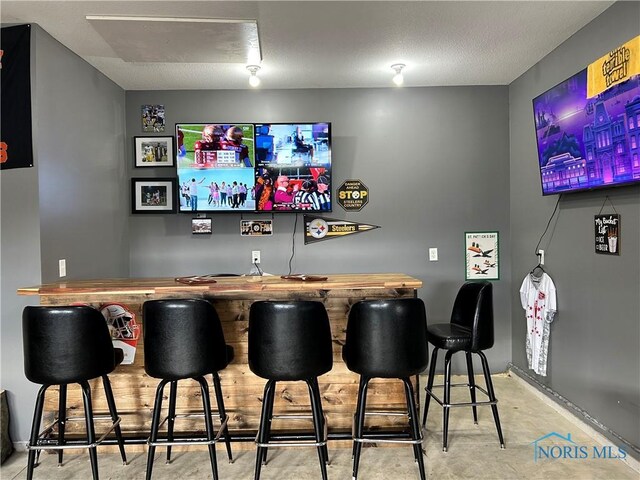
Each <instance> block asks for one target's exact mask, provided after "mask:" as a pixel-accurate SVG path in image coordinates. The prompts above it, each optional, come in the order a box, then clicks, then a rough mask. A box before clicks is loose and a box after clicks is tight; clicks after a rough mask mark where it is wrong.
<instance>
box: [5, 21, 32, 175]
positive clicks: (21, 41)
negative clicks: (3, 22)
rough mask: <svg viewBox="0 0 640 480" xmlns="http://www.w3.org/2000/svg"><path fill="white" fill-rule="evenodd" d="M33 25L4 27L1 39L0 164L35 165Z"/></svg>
mask: <svg viewBox="0 0 640 480" xmlns="http://www.w3.org/2000/svg"><path fill="white" fill-rule="evenodd" d="M30 38H31V25H17V26H14V27H4V28H2V38H1V39H0V48H2V50H0V68H1V69H2V70H1V71H2V74H1V75H0V78H1V85H0V103H1V104H2V107H1V112H0V116H1V117H2V122H1V123H0V137H1V138H0V168H2V169H3V170H4V169H8V168H24V167H33V145H32V142H31V73H30V72H31V70H30V64H31V60H30V50H31V47H30Z"/></svg>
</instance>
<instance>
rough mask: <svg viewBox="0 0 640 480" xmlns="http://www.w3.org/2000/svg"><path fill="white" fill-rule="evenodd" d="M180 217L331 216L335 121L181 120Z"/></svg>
mask: <svg viewBox="0 0 640 480" xmlns="http://www.w3.org/2000/svg"><path fill="white" fill-rule="evenodd" d="M176 146H177V148H176V167H177V177H178V190H179V205H180V206H179V210H180V211H181V212H190V213H193V212H243V211H244V212H247V211H251V212H279V211H281V212H295V211H331V124H330V123H327V122H325V123H321V122H315V123H258V124H253V123H235V124H234V123H206V122H205V123H178V124H176Z"/></svg>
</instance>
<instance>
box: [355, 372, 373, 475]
mask: <svg viewBox="0 0 640 480" xmlns="http://www.w3.org/2000/svg"><path fill="white" fill-rule="evenodd" d="M368 387H369V378H363V377H360V387H359V388H358V407H357V409H358V416H357V417H356V425H355V436H356V438H363V436H364V418H365V409H366V407H367V388H368ZM361 452H362V442H356V441H355V440H354V454H353V480H355V479H356V478H358V466H359V465H360V453H361Z"/></svg>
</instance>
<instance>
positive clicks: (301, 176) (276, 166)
mask: <svg viewBox="0 0 640 480" xmlns="http://www.w3.org/2000/svg"><path fill="white" fill-rule="evenodd" d="M255 132H256V183H255V198H256V210H257V211H281V212H282V211H284V212H286V211H289V212H292V211H301V210H304V211H310V210H311V211H331V125H330V124H329V123H259V124H256V125H255Z"/></svg>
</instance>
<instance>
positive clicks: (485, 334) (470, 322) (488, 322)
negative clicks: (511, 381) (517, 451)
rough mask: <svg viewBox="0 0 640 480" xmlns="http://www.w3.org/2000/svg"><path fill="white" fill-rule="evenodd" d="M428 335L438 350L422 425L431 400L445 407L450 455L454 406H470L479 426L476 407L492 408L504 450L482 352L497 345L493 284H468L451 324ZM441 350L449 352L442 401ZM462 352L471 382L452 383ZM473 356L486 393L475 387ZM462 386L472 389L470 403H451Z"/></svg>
mask: <svg viewBox="0 0 640 480" xmlns="http://www.w3.org/2000/svg"><path fill="white" fill-rule="evenodd" d="M427 334H428V338H429V343H431V344H432V345H433V346H434V347H435V348H434V349H433V353H432V354H431V368H430V369H429V379H428V380H427V386H426V388H425V390H426V392H427V397H426V400H425V405H424V416H423V417H422V425H423V426H424V425H425V424H426V423H427V414H428V412H429V401H430V399H431V397H433V399H434V400H435V401H436V402H438V403H439V404H440V405H441V406H442V407H443V423H442V425H443V426H442V450H443V451H445V452H446V451H447V448H448V428H449V409H450V408H451V407H460V406H470V407H471V408H472V411H473V421H474V423H478V412H477V408H476V407H478V406H481V405H491V410H492V411H493V418H494V421H495V424H496V429H497V431H498V438H499V439H500V446H501V447H502V448H504V439H503V437H502V428H501V427H500V417H499V416H498V406H497V405H496V404H497V402H498V400H497V399H496V395H495V393H494V391H493V382H492V381H491V372H490V371H489V363H488V362H487V357H486V356H485V354H484V353H483V352H482V350H487V349H489V348H491V347H492V346H493V338H494V337H493V285H492V284H491V283H490V282H486V281H484V282H467V283H465V284H464V285H462V287H461V288H460V290H459V291H458V295H457V296H456V299H455V302H454V304H453V311H452V313H451V322H450V323H440V324H435V325H429V326H428V327H427ZM439 349H442V350H446V352H447V353H446V354H445V358H444V385H435V386H436V387H444V400H440V399H439V398H438V397H437V396H436V395H435V394H434V393H433V388H434V385H433V382H434V379H435V372H436V360H437V358H438V350H439ZM461 351H463V352H465V356H466V361H467V375H468V378H469V383H463V384H452V383H451V356H452V355H453V354H454V353H456V352H461ZM472 353H475V354H477V355H478V356H479V357H480V360H481V362H482V370H483V372H484V378H485V384H486V390H485V389H483V388H481V387H480V386H478V385H476V384H475V379H474V372H473V359H472V356H471V354H472ZM459 386H463V387H468V388H469V394H470V396H471V402H470V403H451V387H459ZM476 390H479V391H480V392H482V393H483V394H485V395H486V396H487V397H488V401H484V402H478V401H476Z"/></svg>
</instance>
